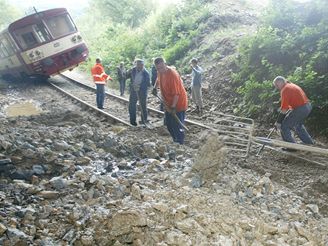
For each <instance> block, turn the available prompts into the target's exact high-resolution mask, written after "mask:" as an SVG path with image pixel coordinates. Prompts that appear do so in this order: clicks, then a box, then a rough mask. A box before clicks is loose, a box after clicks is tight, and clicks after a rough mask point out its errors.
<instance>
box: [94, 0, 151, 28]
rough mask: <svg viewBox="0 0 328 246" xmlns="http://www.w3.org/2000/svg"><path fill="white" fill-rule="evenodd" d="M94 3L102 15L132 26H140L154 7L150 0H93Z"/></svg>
mask: <svg viewBox="0 0 328 246" xmlns="http://www.w3.org/2000/svg"><path fill="white" fill-rule="evenodd" d="M94 3H95V6H94V7H96V8H98V9H100V10H101V13H102V16H103V17H107V18H110V19H111V20H112V21H113V22H114V23H123V24H125V25H127V26H129V27H132V28H135V27H138V26H140V24H141V23H143V21H144V20H145V19H146V18H147V16H148V15H149V14H150V12H151V11H152V10H153V9H154V7H155V5H154V2H153V1H152V0H120V1H117V0H95V1H94Z"/></svg>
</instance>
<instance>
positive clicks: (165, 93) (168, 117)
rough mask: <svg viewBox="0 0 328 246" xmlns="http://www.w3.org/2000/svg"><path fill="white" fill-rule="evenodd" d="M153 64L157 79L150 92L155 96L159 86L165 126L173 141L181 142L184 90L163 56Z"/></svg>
mask: <svg viewBox="0 0 328 246" xmlns="http://www.w3.org/2000/svg"><path fill="white" fill-rule="evenodd" d="M154 64H155V66H156V70H157V81H156V86H155V88H154V89H153V92H152V93H153V94H154V95H156V96H157V89H156V88H157V87H159V89H160V92H161V96H162V99H163V103H164V107H165V116H164V117H165V123H166V127H167V129H168V131H169V133H170V135H171V137H172V138H173V141H174V142H177V143H180V144H183V143H184V138H185V134H184V129H183V127H182V125H181V124H184V120H185V112H186V110H187V107H188V99H187V93H186V90H185V88H184V86H183V83H182V79H181V77H180V75H179V73H178V72H177V71H176V70H175V69H173V68H172V67H169V66H167V65H166V63H165V60H164V58H162V57H158V58H156V59H155V60H154ZM176 117H177V118H178V119H179V120H177V119H176ZM179 121H180V122H179Z"/></svg>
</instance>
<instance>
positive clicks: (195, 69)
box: [192, 66, 203, 74]
mask: <svg viewBox="0 0 328 246" xmlns="http://www.w3.org/2000/svg"><path fill="white" fill-rule="evenodd" d="M192 70H193V71H194V72H195V73H196V74H201V73H202V72H203V69H202V68H201V67H200V66H197V67H194V66H192Z"/></svg>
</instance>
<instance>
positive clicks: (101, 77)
mask: <svg viewBox="0 0 328 246" xmlns="http://www.w3.org/2000/svg"><path fill="white" fill-rule="evenodd" d="M91 74H92V77H93V81H94V83H95V84H96V89H97V91H96V95H97V98H96V101H97V108H99V109H104V101H105V85H106V82H107V80H113V79H112V78H111V77H110V76H109V75H108V74H106V73H105V70H104V67H103V66H102V64H101V59H100V58H97V59H96V64H95V65H94V66H93V67H92V68H91Z"/></svg>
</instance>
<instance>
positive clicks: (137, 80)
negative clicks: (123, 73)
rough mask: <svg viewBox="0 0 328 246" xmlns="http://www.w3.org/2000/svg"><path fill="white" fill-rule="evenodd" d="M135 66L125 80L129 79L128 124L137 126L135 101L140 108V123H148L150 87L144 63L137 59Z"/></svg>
mask: <svg viewBox="0 0 328 246" xmlns="http://www.w3.org/2000/svg"><path fill="white" fill-rule="evenodd" d="M135 64H136V65H135V66H134V67H133V68H132V69H131V70H130V71H129V73H128V74H127V78H130V79H131V83H130V97H129V115H130V124H131V125H133V126H137V121H136V120H137V101H139V104H140V107H141V123H142V124H144V125H146V124H147V123H148V119H147V118H148V117H147V116H148V114H147V93H148V88H149V87H150V76H149V73H148V71H147V70H146V69H145V67H144V61H143V60H141V59H137V60H136V61H135Z"/></svg>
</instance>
